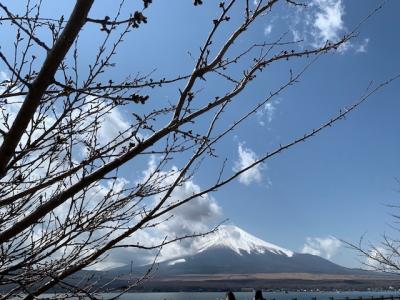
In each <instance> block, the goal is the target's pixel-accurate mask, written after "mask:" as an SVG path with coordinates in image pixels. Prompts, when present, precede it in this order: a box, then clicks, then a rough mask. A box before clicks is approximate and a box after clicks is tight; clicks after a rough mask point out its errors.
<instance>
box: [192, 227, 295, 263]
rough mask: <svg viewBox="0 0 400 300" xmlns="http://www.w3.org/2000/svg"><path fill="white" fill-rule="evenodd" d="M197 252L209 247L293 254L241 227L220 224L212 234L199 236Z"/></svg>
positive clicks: (240, 251)
mask: <svg viewBox="0 0 400 300" xmlns="http://www.w3.org/2000/svg"><path fill="white" fill-rule="evenodd" d="M196 248H197V249H199V252H203V251H205V250H206V249H209V248H229V249H232V250H233V251H235V252H236V253H238V254H239V255H242V253H243V252H247V253H248V254H250V253H260V254H263V253H266V252H272V253H274V254H279V255H285V256H288V257H292V256H293V252H292V251H290V250H287V249H285V248H282V247H279V246H277V245H274V244H271V243H268V242H266V241H263V240H261V239H259V238H257V237H255V236H253V235H251V234H250V233H248V232H246V231H244V230H243V229H241V228H239V227H237V226H233V225H221V226H220V227H219V229H218V231H216V232H215V233H213V234H209V235H207V236H205V237H203V238H201V239H200V240H199V241H198V243H197V247H196Z"/></svg>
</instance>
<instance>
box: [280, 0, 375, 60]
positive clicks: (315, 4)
mask: <svg viewBox="0 0 400 300" xmlns="http://www.w3.org/2000/svg"><path fill="white" fill-rule="evenodd" d="M344 3H345V2H344V1H342V0H310V3H309V4H308V6H307V7H306V8H298V9H296V11H295V13H294V15H290V16H287V17H285V18H286V19H287V20H288V23H289V27H290V31H291V33H292V35H293V39H294V40H297V41H299V40H303V41H304V43H302V44H301V45H299V46H300V47H306V46H307V45H311V46H313V47H315V48H317V47H321V46H323V45H324V44H325V43H326V42H327V41H330V42H333V43H335V42H337V41H339V40H340V39H341V38H342V37H343V35H344V34H346V33H347V31H348V29H347V28H346V24H345V22H344V15H345V14H346V10H345V5H344ZM368 42H369V39H368V38H365V39H364V40H363V41H362V42H355V41H354V40H351V41H347V42H346V43H344V44H342V45H341V46H340V47H339V49H338V50H339V51H340V52H341V53H344V52H345V51H348V50H353V51H355V52H356V53H363V52H365V51H366V47H367V45H368Z"/></svg>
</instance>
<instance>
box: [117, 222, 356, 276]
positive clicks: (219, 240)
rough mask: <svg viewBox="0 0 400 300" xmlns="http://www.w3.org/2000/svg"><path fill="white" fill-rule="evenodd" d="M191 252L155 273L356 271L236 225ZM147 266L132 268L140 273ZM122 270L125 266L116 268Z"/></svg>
mask: <svg viewBox="0 0 400 300" xmlns="http://www.w3.org/2000/svg"><path fill="white" fill-rule="evenodd" d="M194 244H195V249H196V251H195V252H194V253H193V254H192V255H186V256H181V257H175V258H173V259H169V260H165V261H163V262H161V263H160V264H159V267H158V275H159V276H171V275H172V276H176V275H185V274H192V275H193V274H254V273H311V274H354V275H356V274H360V273H362V272H363V271H360V270H353V269H348V268H345V267H342V266H339V265H337V264H334V263H332V262H330V261H328V260H326V259H324V258H322V257H319V256H315V255H311V254H301V253H294V252H292V251H290V250H288V249H285V248H282V247H280V246H277V245H274V244H271V243H269V242H266V241H263V240H261V239H259V238H257V237H255V236H253V235H251V234H249V233H247V232H245V231H244V230H242V229H240V228H239V227H236V226H231V225H229V226H227V225H225V226H221V227H220V229H219V230H218V231H217V232H216V233H214V234H209V235H206V236H205V237H203V238H200V239H198V240H196V241H195V242H194ZM147 269H148V266H142V267H139V268H135V270H133V271H134V272H135V273H143V272H145V270H147ZM115 271H117V272H124V271H125V272H126V271H127V268H126V267H125V268H124V267H122V268H119V269H116V270H115Z"/></svg>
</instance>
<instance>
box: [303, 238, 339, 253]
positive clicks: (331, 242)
mask: <svg viewBox="0 0 400 300" xmlns="http://www.w3.org/2000/svg"><path fill="white" fill-rule="evenodd" d="M341 246H342V243H341V241H339V240H338V239H337V238H335V237H333V236H328V237H325V238H320V237H308V238H307V239H306V242H305V244H304V246H303V248H302V249H301V253H308V254H312V255H318V256H321V257H324V258H327V259H331V258H332V257H333V256H335V255H336V253H337V252H338V250H339V248H340V247H341Z"/></svg>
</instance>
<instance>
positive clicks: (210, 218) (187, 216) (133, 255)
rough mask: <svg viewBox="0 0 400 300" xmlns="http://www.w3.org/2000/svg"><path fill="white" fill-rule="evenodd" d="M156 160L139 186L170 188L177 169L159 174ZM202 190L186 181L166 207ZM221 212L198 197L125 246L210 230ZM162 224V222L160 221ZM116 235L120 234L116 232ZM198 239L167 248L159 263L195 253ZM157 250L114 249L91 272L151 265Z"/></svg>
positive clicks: (209, 198) (211, 201)
mask: <svg viewBox="0 0 400 300" xmlns="http://www.w3.org/2000/svg"><path fill="white" fill-rule="evenodd" d="M157 163H158V161H157V157H156V156H151V157H150V159H149V161H148V165H147V168H146V169H145V170H143V172H142V178H140V179H139V180H138V181H137V182H136V183H139V182H143V181H144V180H148V179H150V180H152V181H155V182H157V184H158V185H159V186H160V187H161V186H168V185H169V184H171V183H172V182H173V181H174V180H175V179H176V177H177V173H176V171H177V167H175V166H172V167H171V168H170V169H169V170H166V171H158V172H155V171H156V168H157ZM200 191H201V187H200V186H199V185H198V184H197V183H196V182H195V181H194V180H187V181H186V182H184V183H183V184H182V185H180V186H177V187H176V188H175V190H174V192H173V193H172V194H171V196H170V197H169V198H168V201H167V203H166V204H165V205H169V204H172V203H175V202H177V201H181V200H184V199H186V198H188V197H190V196H192V195H193V194H196V193H198V192H200ZM163 195H164V194H163V193H161V194H159V195H157V196H154V197H153V198H152V200H151V202H153V205H155V204H156V203H157V200H158V199H160V197H163ZM221 216H222V211H221V207H220V206H219V205H218V203H217V201H216V200H215V199H214V198H213V197H212V196H210V195H208V194H205V195H203V196H202V197H197V198H194V199H192V200H191V201H189V202H188V203H185V204H183V205H182V206H180V207H178V208H176V209H174V210H173V211H171V212H170V213H168V214H166V215H165V216H164V217H163V218H164V219H168V220H167V221H165V222H161V223H160V224H159V225H157V226H156V227H155V228H148V229H145V230H140V231H138V232H136V233H135V234H134V235H133V236H131V237H129V238H127V239H125V240H124V242H123V243H122V244H134V245H135V244H137V243H140V244H142V245H146V246H154V245H158V244H159V243H160V242H162V241H163V240H164V238H166V237H167V239H168V240H169V239H174V238H176V237H180V236H185V235H191V234H193V233H202V232H207V231H209V230H210V228H211V227H210V226H212V225H213V224H215V223H217V222H219V221H220V220H221ZM159 221H160V220H159ZM115 234H117V232H116V233H115ZM194 241H195V239H186V240H182V241H180V242H176V243H172V244H169V245H167V246H164V247H163V249H162V251H161V255H160V257H159V258H158V261H163V260H167V259H172V258H175V257H179V256H183V255H187V254H191V253H193V252H194V251H195V246H194ZM156 253H157V251H156V250H154V251H144V250H138V249H136V248H119V249H115V250H112V251H110V252H109V253H108V256H107V257H106V258H105V259H104V261H102V262H100V263H98V264H96V265H94V266H92V267H91V269H107V268H112V267H117V266H120V265H123V264H127V263H129V262H130V261H133V262H134V264H135V265H136V266H137V265H140V264H146V263H150V262H151V261H152V260H153V259H154V256H155V254H156Z"/></svg>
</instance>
